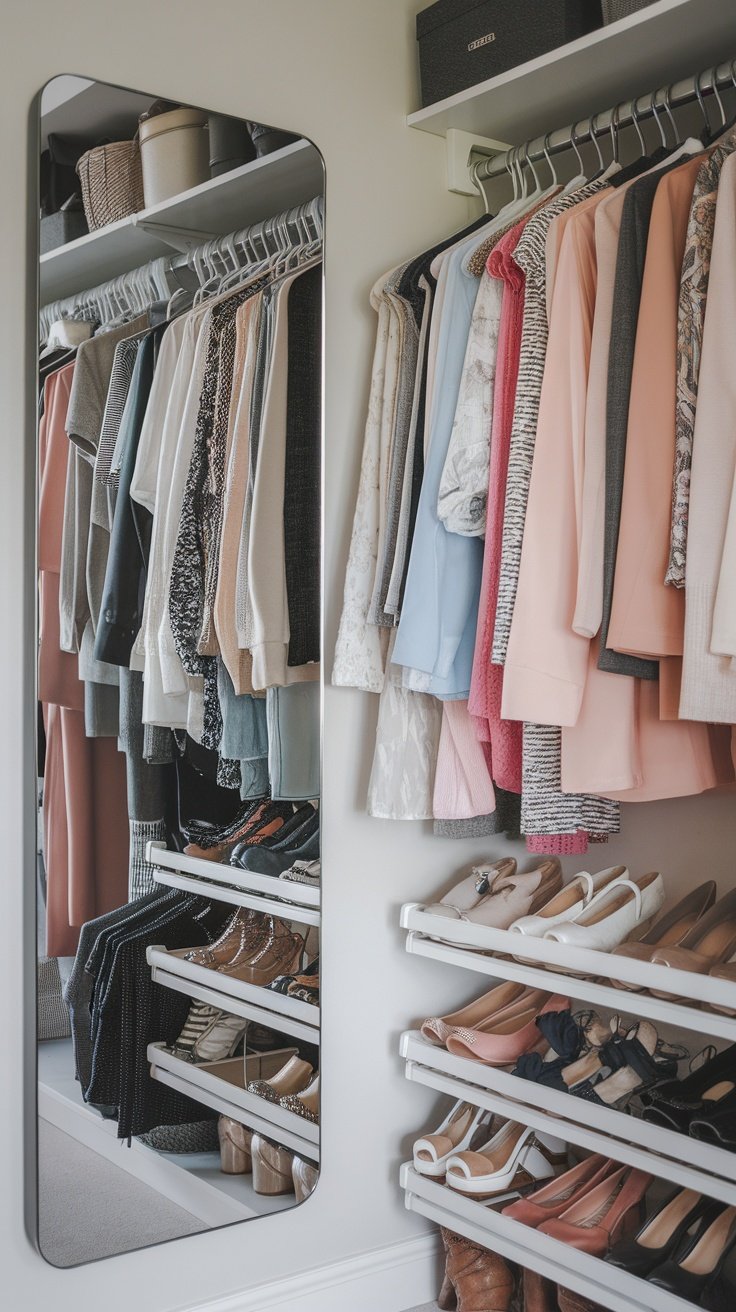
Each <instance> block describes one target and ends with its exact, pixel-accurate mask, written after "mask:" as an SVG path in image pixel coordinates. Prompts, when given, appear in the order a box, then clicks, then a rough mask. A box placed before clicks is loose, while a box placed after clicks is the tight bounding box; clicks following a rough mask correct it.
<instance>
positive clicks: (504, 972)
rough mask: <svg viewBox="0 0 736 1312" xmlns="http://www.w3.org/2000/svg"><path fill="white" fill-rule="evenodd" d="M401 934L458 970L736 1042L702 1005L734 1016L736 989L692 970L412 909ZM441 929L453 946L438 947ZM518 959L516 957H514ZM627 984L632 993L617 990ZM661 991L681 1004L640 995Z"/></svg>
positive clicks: (730, 1020)
mask: <svg viewBox="0 0 736 1312" xmlns="http://www.w3.org/2000/svg"><path fill="white" fill-rule="evenodd" d="M401 926H402V929H406V930H408V931H409V933H408V935H407V942H406V950H407V952H411V953H412V954H413V955H415V956H421V957H428V958H430V959H431V960H433V961H443V962H445V963H446V964H448V965H451V966H461V967H463V968H464V969H466V970H473V971H476V972H478V973H479V974H482V975H488V976H491V977H492V978H494V979H508V980H514V981H515V982H517V983H519V984H528V985H530V986H531V987H532V988H538V989H539V988H541V989H547V990H548V991H549V992H550V993H567V994H570V995H571V996H572V997H575V998H580V999H581V1000H582V1001H585V1002H591V1003H594V1004H595V1005H597V1006H600V1007H609V1008H612V1009H613V1010H614V1011H626V1012H627V1013H628V1012H631V1013H633V1014H635V1015H637V1016H646V1017H647V1018H648V1019H649V1020H654V1021H659V1022H660V1023H666V1024H668V1025H676V1026H679V1027H681V1028H683V1029H687V1030H695V1031H696V1033H699V1034H709V1035H713V1036H714V1037H716V1038H719V1039H726V1040H728V1041H729V1042H730V1043H734V1042H736V1016H733V1017H732V1016H725V1015H722V1014H721V1013H719V1012H715V1011H710V1010H708V1009H706V1008H704V1007H701V1006H699V1004H700V1003H708V1002H715V1003H717V1004H718V1005H719V1006H727V1007H733V1010H734V1012H736V985H734V984H731V983H729V982H728V981H726V980H720V979H711V977H710V975H696V974H693V973H691V972H690V971H685V970H673V969H672V968H671V967H669V966H655V965H653V964H652V963H651V962H646V961H632V960H630V959H629V958H627V957H617V956H614V955H613V954H612V953H610V952H594V951H592V950H590V949H588V948H585V949H583V948H573V947H570V946H569V945H568V944H565V943H556V942H554V941H553V940H550V939H539V938H532V937H531V936H530V935H526V934H511V933H510V932H509V931H508V930H501V929H487V928H486V927H485V926H484V925H475V924H473V923H472V922H470V921H463V920H445V919H444V918H443V919H440V918H439V917H438V916H433V915H430V914H429V912H427V911H425V910H424V908H423V907H422V906H421V905H420V904H418V903H415V902H409V903H406V904H405V905H404V906H403V907H402V909H401ZM438 927H441V931H442V934H443V937H444V938H446V939H448V940H451V942H442V943H441V942H439V941H438V940H437V939H436V938H433V937H431V936H432V935H436V934H437V932H438ZM512 953H513V956H512ZM614 979H616V980H622V981H624V982H625V983H627V984H631V985H634V986H635V988H634V989H629V990H627V989H618V988H616V987H615V986H614V984H613V983H612V981H613V980H614ZM642 989H657V990H659V991H662V992H665V991H666V992H668V993H671V994H674V995H675V996H677V997H679V998H681V999H683V1000H682V1001H669V1000H668V999H666V998H655V997H653V996H652V995H651V994H650V993H647V992H641V991H637V990H642Z"/></svg>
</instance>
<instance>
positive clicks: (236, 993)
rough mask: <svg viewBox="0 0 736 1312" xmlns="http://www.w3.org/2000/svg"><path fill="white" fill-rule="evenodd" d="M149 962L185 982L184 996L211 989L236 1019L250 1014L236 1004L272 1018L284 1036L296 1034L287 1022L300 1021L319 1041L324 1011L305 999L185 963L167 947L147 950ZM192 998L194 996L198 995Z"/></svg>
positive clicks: (217, 1002) (272, 1021)
mask: <svg viewBox="0 0 736 1312" xmlns="http://www.w3.org/2000/svg"><path fill="white" fill-rule="evenodd" d="M146 961H147V962H148V964H149V966H151V968H152V969H157V970H160V971H163V972H165V974H166V975H167V976H174V977H175V978H176V979H179V980H181V981H183V982H184V983H185V984H186V987H185V988H181V989H180V990H178V991H179V992H181V993H191V989H190V985H196V986H199V987H201V988H203V989H207V990H208V991H211V992H213V993H216V994H217V1001H216V1002H215V1003H214V1004H213V1005H214V1006H217V1007H221V1008H222V1010H223V1011H232V1012H233V1015H235V1016H238V1015H245V1014H246V1013H245V1012H244V1011H237V1010H236V1009H235V1008H234V1006H233V1004H234V1003H241V1004H243V1005H245V1006H248V1007H251V1008H254V1009H257V1010H258V1011H259V1012H264V1013H267V1014H268V1017H269V1019H268V1021H266V1022H265V1023H266V1024H268V1025H272V1026H273V1027H274V1028H275V1029H280V1030H282V1031H283V1032H284V1033H293V1032H294V1031H288V1030H286V1029H285V1026H284V1022H285V1021H287V1020H290V1021H299V1022H301V1023H302V1024H303V1025H304V1026H305V1027H306V1028H308V1029H309V1030H310V1037H309V1042H310V1043H318V1042H319V1013H320V1009H319V1007H314V1006H312V1003H311V1002H303V1001H302V1000H301V998H290V997H288V996H287V995H286V994H283V993H276V992H275V991H274V990H273V989H267V988H262V987H261V986H260V985H259V984H245V983H244V982H243V980H240V979H231V978H230V976H229V975H223V974H221V972H220V971H218V970H210V969H209V968H208V967H207V966H198V965H196V964H195V963H194V962H192V961H185V960H184V959H183V957H177V956H176V955H175V954H174V953H173V952H168V951H167V949H166V948H165V947H161V946H159V945H153V946H151V947H149V948H147V949H146ZM191 996H192V997H193V996H194V994H191Z"/></svg>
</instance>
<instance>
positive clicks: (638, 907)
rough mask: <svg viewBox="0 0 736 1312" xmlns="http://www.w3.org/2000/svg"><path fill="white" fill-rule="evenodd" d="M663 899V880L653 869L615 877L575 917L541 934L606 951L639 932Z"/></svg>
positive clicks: (576, 946) (560, 940) (656, 910)
mask: <svg viewBox="0 0 736 1312" xmlns="http://www.w3.org/2000/svg"><path fill="white" fill-rule="evenodd" d="M664 899H665V892H664V882H663V880H662V876H661V875H660V874H657V872H656V871H652V872H651V873H650V874H647V875H639V876H638V877H637V878H636V879H628V878H622V879H615V880H614V881H613V883H612V884H609V885H608V887H607V888H604V889H601V891H600V893H596V895H595V897H594V898H593V901H592V902H589V903H588V906H587V907H586V908H585V910H584V911H583V913H582V915H580V916H578V918H577V920H575V921H563V922H561V923H560V924H558V925H555V926H553V927H552V929H548V930H547V931H546V933H545V935H544V937H545V938H546V939H552V940H553V941H554V942H556V943H564V944H567V946H568V947H575V948H592V949H594V950H595V951H598V952H610V951H611V950H612V949H613V948H617V947H618V945H619V943H623V942H624V940H625V939H627V938H631V937H633V936H634V935H636V934H640V933H643V932H644V930H645V929H646V927H647V926H648V925H649V924H651V922H652V920H653V919H654V917H655V916H656V914H657V912H658V911H659V910H660V908H661V907H662V905H663V903H664Z"/></svg>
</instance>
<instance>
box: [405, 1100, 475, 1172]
mask: <svg viewBox="0 0 736 1312" xmlns="http://www.w3.org/2000/svg"><path fill="white" fill-rule="evenodd" d="M491 1119H492V1115H491V1113H490V1112H485V1111H483V1109H482V1108H480V1107H474V1106H473V1105H472V1103H469V1102H456V1103H455V1106H454V1107H453V1108H452V1109H451V1111H449V1112H448V1114H447V1116H446V1117H445V1119H444V1121H443V1122H442V1124H441V1125H439V1126H438V1127H437V1129H436V1130H435V1131H434V1132H433V1133H432V1134H428V1135H425V1137H424V1138H423V1139H417V1140H416V1142H415V1144H414V1151H413V1157H414V1170H415V1171H416V1172H417V1173H418V1174H419V1175H427V1176H429V1177H430V1178H431V1179H433V1180H444V1178H445V1172H446V1170H447V1163H448V1161H449V1159H450V1158H451V1157H452V1156H454V1155H455V1154H456V1153H460V1152H465V1150H466V1149H471V1148H473V1147H474V1145H475V1144H476V1143H477V1142H479V1136H482V1139H480V1142H485V1141H486V1140H487V1137H488V1127H489V1123H490V1121H491Z"/></svg>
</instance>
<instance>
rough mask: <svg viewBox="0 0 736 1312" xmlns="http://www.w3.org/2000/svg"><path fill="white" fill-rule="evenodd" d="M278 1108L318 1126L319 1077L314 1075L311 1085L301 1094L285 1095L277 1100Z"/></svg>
mask: <svg viewBox="0 0 736 1312" xmlns="http://www.w3.org/2000/svg"><path fill="white" fill-rule="evenodd" d="M279 1106H281V1107H283V1108H284V1110H285V1111H287V1112H294V1114H295V1116H302V1117H303V1118H304V1120H305V1121H311V1123H312V1124H313V1125H319V1075H315V1077H314V1079H313V1080H312V1082H311V1084H309V1085H307V1087H306V1088H305V1089H302V1091H301V1093H287V1094H285V1095H284V1097H283V1098H279Z"/></svg>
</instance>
